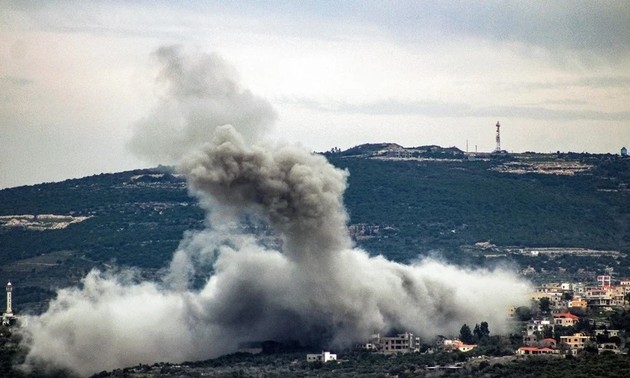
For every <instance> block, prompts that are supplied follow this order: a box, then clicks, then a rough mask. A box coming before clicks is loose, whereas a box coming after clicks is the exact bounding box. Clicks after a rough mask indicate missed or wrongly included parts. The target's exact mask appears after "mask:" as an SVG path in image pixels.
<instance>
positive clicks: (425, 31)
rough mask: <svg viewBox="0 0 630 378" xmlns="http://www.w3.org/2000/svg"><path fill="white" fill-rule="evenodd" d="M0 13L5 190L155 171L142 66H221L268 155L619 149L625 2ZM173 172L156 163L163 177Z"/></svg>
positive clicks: (150, 91) (179, 5)
mask: <svg viewBox="0 0 630 378" xmlns="http://www.w3.org/2000/svg"><path fill="white" fill-rule="evenodd" d="M303 3H305V2H298V1H277V2H266V3H264V2H258V1H255V2H254V1H252V2H248V1H243V2H209V4H206V3H205V2H197V1H195V2H172V1H157V2H156V1H135V2H125V1H110V2H84V1H66V2H46V1H36V2H27V1H16V2H8V1H1V0H0V128H1V129H0V130H1V133H0V187H11V186H17V185H23V184H33V183H39V182H45V181H59V180H63V179H66V178H71V177H81V176H85V175H89V174H95V173H100V172H113V171H120V170H125V169H131V168H138V167H145V166H153V165H155V164H156V163H157V162H155V161H143V160H141V159H139V158H138V157H136V156H134V155H133V154H132V153H131V152H130V150H129V148H128V145H129V141H130V139H131V138H132V134H133V131H134V125H137V124H138V122H139V121H140V120H143V119H147V116H148V115H149V114H151V112H152V109H155V107H156V105H158V104H159V103H160V102H159V101H160V88H159V86H157V85H156V81H155V78H156V76H157V64H156V61H155V54H154V52H155V51H156V49H158V48H159V47H161V46H168V45H181V46H182V47H183V48H184V49H186V50H187V51H194V52H196V53H208V54H210V53H212V54H216V55H218V56H220V57H222V58H223V59H224V60H225V61H226V62H227V63H228V64H230V65H232V66H233V68H234V70H235V71H236V72H237V73H238V75H239V76H240V83H241V85H242V86H243V87H244V88H247V89H249V90H251V92H252V93H253V94H254V95H255V96H257V97H256V98H263V99H266V101H268V102H269V103H270V104H271V106H272V107H273V110H274V111H275V117H276V118H275V123H274V124H273V125H272V126H271V127H270V131H269V133H268V134H269V135H268V138H269V139H272V140H281V141H286V142H289V143H299V144H301V145H303V146H306V147H307V148H309V149H312V150H316V151H325V150H329V149H331V148H332V147H340V148H348V147H352V146H355V145H357V144H361V143H368V142H395V143H399V144H401V145H403V146H407V147H411V146H418V145H425V144H438V145H442V146H457V147H459V148H461V149H465V148H466V142H467V141H468V145H469V149H470V150H474V148H475V146H477V148H478V150H479V151H490V150H492V149H493V148H494V132H495V128H494V125H495V123H496V122H497V121H501V124H502V126H503V127H502V129H501V133H502V147H503V148H504V149H506V150H508V151H514V152H522V151H538V152H549V151H557V150H560V151H576V152H582V151H586V152H597V153H600V152H610V153H619V150H620V148H621V147H622V146H624V145H625V146H629V147H630V105H629V104H630V27H629V25H630V2H628V1H557V2H556V1H544V2H542V1H541V2H535V1H523V2H520V1H513V2H505V1H344V2H338V1H314V2H309V3H307V4H303ZM164 163H169V162H166V161H165V162H164Z"/></svg>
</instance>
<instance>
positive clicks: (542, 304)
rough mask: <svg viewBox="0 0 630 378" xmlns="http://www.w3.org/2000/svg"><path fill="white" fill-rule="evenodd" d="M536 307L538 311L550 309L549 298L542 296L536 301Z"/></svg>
mask: <svg viewBox="0 0 630 378" xmlns="http://www.w3.org/2000/svg"><path fill="white" fill-rule="evenodd" d="M538 308H539V309H540V312H543V313H549V312H550V311H551V300H550V299H549V298H547V297H542V298H540V300H539V301H538Z"/></svg>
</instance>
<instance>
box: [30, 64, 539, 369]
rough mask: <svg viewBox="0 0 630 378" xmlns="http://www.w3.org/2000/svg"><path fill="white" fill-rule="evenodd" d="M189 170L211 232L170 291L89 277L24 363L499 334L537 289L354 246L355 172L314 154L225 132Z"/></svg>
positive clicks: (64, 297)
mask: <svg viewBox="0 0 630 378" xmlns="http://www.w3.org/2000/svg"><path fill="white" fill-rule="evenodd" d="M184 76H185V75H184ZM184 87H188V85H184ZM206 90H207V91H210V90H211V89H203V88H199V91H206ZM179 169H180V171H181V172H182V173H184V174H185V175H186V177H187V178H188V184H189V187H190V189H191V192H192V193H193V194H194V195H196V196H198V197H199V199H200V202H201V203H202V204H203V206H204V207H205V208H206V210H207V212H208V220H207V228H206V229H205V230H203V231H200V232H193V233H189V234H187V235H186V237H185V238H184V240H183V241H182V243H181V244H180V247H179V248H178V250H177V251H176V252H175V255H174V257H173V260H172V261H171V264H170V267H169V268H168V272H167V275H166V277H165V279H164V280H163V282H141V283H134V282H133V280H132V279H131V278H133V277H130V275H129V274H105V273H101V272H97V271H93V272H91V273H90V274H89V275H88V276H87V277H86V278H85V279H84V281H83V287H82V288H71V289H66V290H61V291H60V292H59V293H58V297H57V299H56V300H54V301H53V302H52V303H51V305H50V308H49V309H48V311H46V312H45V313H44V314H42V315H41V316H35V317H30V318H28V319H26V320H27V322H28V326H27V327H26V328H25V330H24V335H25V339H24V340H25V345H26V346H27V347H29V348H30V351H29V354H28V356H27V364H26V365H27V366H30V365H32V364H37V363H45V364H50V365H54V366H61V367H66V368H69V369H72V370H73V371H75V372H77V373H78V374H81V375H87V374H90V373H94V372H98V371H101V370H103V369H113V368H117V367H122V366H129V365H133V364H137V363H152V362H156V361H173V362H177V361H183V360H198V359H206V358H210V357H214V356H218V355H221V354H224V353H228V352H233V351H235V350H236V349H237V346H238V344H239V343H241V342H246V341H256V340H258V341H260V340H269V339H273V340H285V339H294V340H295V339H297V340H299V341H301V342H303V343H305V344H310V345H313V346H315V345H317V346H322V347H339V346H347V345H351V344H352V343H355V342H359V341H364V340H365V339H366V338H367V337H369V335H370V334H372V333H374V332H382V333H386V332H388V331H390V330H393V329H402V330H408V331H411V332H414V333H416V334H419V335H421V336H423V337H426V338H428V337H433V336H435V335H436V334H453V333H456V332H457V331H458V330H459V328H460V327H461V325H462V324H463V323H468V324H474V323H475V322H480V321H488V322H489V323H490V324H491V327H492V329H493V332H496V333H500V332H503V331H507V330H508V322H507V321H506V314H507V310H508V308H509V307H510V306H512V305H517V304H523V303H526V301H527V295H526V294H527V292H528V291H529V285H528V284H527V283H525V282H524V281H522V280H520V279H519V278H518V277H517V276H515V275H514V274H513V273H511V272H509V271H507V270H501V269H497V270H493V271H490V270H467V269H462V268H458V267H454V266H451V265H448V264H444V263H440V262H438V261H436V260H431V259H427V260H422V261H419V262H416V263H414V264H411V265H404V264H399V263H395V262H391V261H388V260H387V259H386V258H384V257H382V256H377V257H370V256H369V255H368V254H367V253H366V252H364V251H362V250H360V249H358V248H354V247H353V246H352V243H351V240H350V238H349V236H348V233H347V229H346V223H347V214H346V211H345V209H344V207H343V202H342V196H343V193H344V190H345V188H346V178H347V175H348V173H347V172H345V171H342V170H339V169H337V168H335V167H334V166H332V165H331V164H329V163H328V162H327V161H326V160H325V159H324V158H323V157H322V156H319V155H315V154H312V153H310V152H308V151H305V150H304V149H301V148H298V147H293V146H261V145H258V144H251V143H248V142H247V141H246V139H244V138H243V136H242V135H241V134H239V133H238V132H237V131H236V130H235V128H234V127H232V126H221V127H217V128H216V130H215V132H214V137H213V139H212V142H210V143H208V144H205V145H203V146H202V147H199V148H197V149H196V150H192V151H191V152H190V153H189V154H187V155H186V156H185V157H184V158H183V159H182V160H181V161H180V164H179ZM244 216H248V217H251V218H252V219H257V220H258V221H260V222H264V223H266V224H268V225H270V227H271V229H272V230H273V232H274V233H275V235H276V236H277V237H278V238H280V240H281V241H282V243H281V247H277V248H275V247H269V246H265V245H269V244H266V243H264V242H263V240H262V239H261V237H260V236H259V235H255V234H251V233H249V232H245V231H243V230H244V229H243V228H242V227H240V223H239V222H240V220H241V219H243V217H244ZM204 273H205V277H206V279H205V280H204V281H203V283H202V284H201V285H194V286H193V285H192V282H193V278H195V277H199V276H200V275H201V276H202V277H203V276H204ZM195 287H196V288H198V289H195ZM60 351H62V352H60Z"/></svg>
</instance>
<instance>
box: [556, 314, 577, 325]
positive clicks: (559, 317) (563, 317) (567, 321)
mask: <svg viewBox="0 0 630 378" xmlns="http://www.w3.org/2000/svg"><path fill="white" fill-rule="evenodd" d="M579 320H580V317H579V316H577V315H573V314H572V313H570V312H562V313H560V314H553V324H554V325H559V326H563V327H571V326H574V325H575V324H576V323H577V322H578V321H579Z"/></svg>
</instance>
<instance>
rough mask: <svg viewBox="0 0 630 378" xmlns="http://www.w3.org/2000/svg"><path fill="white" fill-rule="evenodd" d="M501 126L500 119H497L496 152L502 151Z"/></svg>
mask: <svg viewBox="0 0 630 378" xmlns="http://www.w3.org/2000/svg"><path fill="white" fill-rule="evenodd" d="M500 128H501V125H500V124H499V121H497V148H496V149H495V150H494V152H501V132H500V131H499V130H500Z"/></svg>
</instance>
